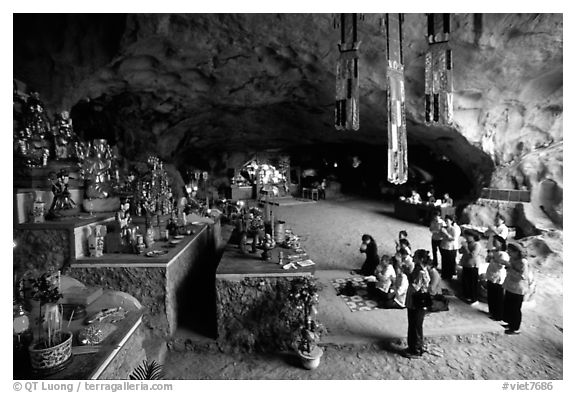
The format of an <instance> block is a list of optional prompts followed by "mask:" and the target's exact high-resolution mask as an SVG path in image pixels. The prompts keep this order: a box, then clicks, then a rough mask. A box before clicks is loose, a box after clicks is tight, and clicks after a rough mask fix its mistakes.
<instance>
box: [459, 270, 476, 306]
mask: <svg viewBox="0 0 576 393" xmlns="http://www.w3.org/2000/svg"><path fill="white" fill-rule="evenodd" d="M462 295H463V297H464V299H466V301H468V302H469V303H476V302H477V301H478V268H477V267H463V268H462Z"/></svg>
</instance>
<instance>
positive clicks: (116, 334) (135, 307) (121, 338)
mask: <svg viewBox="0 0 576 393" xmlns="http://www.w3.org/2000/svg"><path fill="white" fill-rule="evenodd" d="M63 281H66V280H65V277H63ZM68 281H70V280H68ZM71 281H74V282H76V283H77V284H79V285H80V286H83V284H81V283H78V282H77V281H76V280H71ZM74 285H76V284H74ZM63 292H64V293H66V290H65V289H64V290H63ZM112 307H121V308H122V309H123V310H125V311H126V315H125V317H124V318H123V319H121V320H120V321H118V322H115V323H114V327H115V330H114V331H112V332H111V333H110V334H109V335H108V336H107V337H106V338H105V339H104V340H103V341H102V342H101V343H100V344H99V345H95V346H90V345H80V343H79V341H80V340H79V339H78V333H79V332H80V331H81V330H82V329H83V328H85V327H86V326H87V325H86V324H84V318H80V319H74V320H71V321H70V323H69V324H68V325H67V326H66V328H65V330H67V331H70V332H72V333H73V334H74V339H73V341H72V357H71V358H70V360H69V361H68V363H67V364H66V366H65V367H64V368H62V369H61V370H60V371H57V372H54V373H52V374H49V375H41V374H35V373H34V372H33V371H31V369H30V367H29V365H28V364H27V363H22V362H19V361H17V362H16V363H15V364H14V379H39V378H40V379H58V380H70V379H74V380H86V379H128V377H129V375H130V374H131V373H132V372H133V371H134V369H135V368H136V367H138V366H139V365H140V364H141V363H142V362H143V361H144V360H145V359H146V358H147V354H146V353H145V351H144V348H143V342H144V340H145V334H144V331H143V329H142V313H143V309H142V305H141V304H140V302H138V300H137V299H135V298H134V297H132V296H130V295H128V294H126V293H123V292H118V291H110V290H106V291H104V292H103V293H102V294H101V295H100V296H98V297H97V298H96V299H95V300H94V301H93V302H92V303H90V304H89V305H88V306H87V307H86V315H87V316H90V315H94V313H96V312H98V311H100V310H102V309H109V308H112Z"/></svg>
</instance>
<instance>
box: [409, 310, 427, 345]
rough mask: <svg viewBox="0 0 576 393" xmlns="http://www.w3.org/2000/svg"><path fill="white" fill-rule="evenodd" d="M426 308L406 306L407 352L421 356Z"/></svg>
mask: <svg viewBox="0 0 576 393" xmlns="http://www.w3.org/2000/svg"><path fill="white" fill-rule="evenodd" d="M425 315H426V310H424V309H419V308H408V352H409V353H410V354H412V355H415V356H421V355H422V352H423V349H422V348H423V346H424V332H423V325H424V316H425Z"/></svg>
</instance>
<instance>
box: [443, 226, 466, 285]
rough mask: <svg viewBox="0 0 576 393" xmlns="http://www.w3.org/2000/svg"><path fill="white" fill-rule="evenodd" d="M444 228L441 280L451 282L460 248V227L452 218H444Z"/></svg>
mask: <svg viewBox="0 0 576 393" xmlns="http://www.w3.org/2000/svg"><path fill="white" fill-rule="evenodd" d="M444 221H445V223H446V226H445V227H444V228H442V230H441V232H442V241H441V242H440V255H441V256H442V278H443V279H446V280H451V279H452V277H454V275H455V274H456V254H457V253H458V249H459V248H460V233H461V230H460V227H459V226H458V224H456V223H455V222H454V217H452V216H451V215H446V217H444Z"/></svg>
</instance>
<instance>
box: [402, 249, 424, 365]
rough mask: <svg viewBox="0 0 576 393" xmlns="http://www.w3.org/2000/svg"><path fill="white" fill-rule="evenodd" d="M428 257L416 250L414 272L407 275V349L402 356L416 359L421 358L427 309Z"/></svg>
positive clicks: (420, 250) (421, 251)
mask: <svg viewBox="0 0 576 393" xmlns="http://www.w3.org/2000/svg"><path fill="white" fill-rule="evenodd" d="M429 260H430V255H429V252H428V251H427V250H422V249H419V250H416V252H415V253H414V270H413V271H412V272H411V273H410V274H409V275H408V281H409V283H410V284H409V285H408V291H407V293H406V309H407V310H408V348H407V349H406V351H405V353H404V356H406V357H408V358H416V357H420V356H422V353H423V345H424V333H423V324H424V316H425V315H426V310H427V308H428V307H429V305H428V301H427V300H426V299H428V300H429V299H430V294H429V293H428V286H429V285H430V276H429V275H428V270H427V269H426V267H425V266H426V265H428V263H429Z"/></svg>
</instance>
